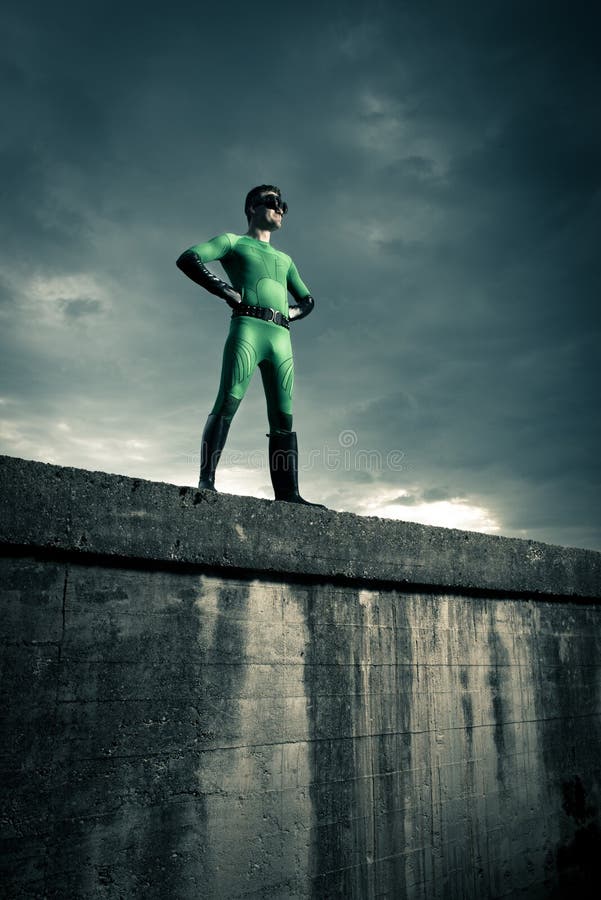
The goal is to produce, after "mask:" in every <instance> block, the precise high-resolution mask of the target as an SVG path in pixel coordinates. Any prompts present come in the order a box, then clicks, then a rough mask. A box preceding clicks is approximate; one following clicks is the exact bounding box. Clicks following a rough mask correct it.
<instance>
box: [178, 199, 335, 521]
mask: <svg viewBox="0 0 601 900" xmlns="http://www.w3.org/2000/svg"><path fill="white" fill-rule="evenodd" d="M244 212H245V214H246V218H247V220H248V231H247V232H246V234H243V235H237V234H231V233H229V232H228V233H226V234H221V235H219V236H218V237H215V238H213V239H212V240H210V241H206V242H205V243H204V244H196V245H195V246H194V247H190V249H189V250H185V251H184V253H182V255H181V256H180V257H179V259H178V260H177V265H178V267H179V268H180V269H181V270H182V272H184V273H185V274H186V275H187V276H188V277H189V278H191V279H192V281H194V282H196V284H199V285H201V287H203V288H205V289H206V290H207V291H210V293H212V294H215V295H216V296H217V297H220V298H221V299H222V300H225V302H226V303H227V304H228V306H230V307H231V308H232V321H231V325H230V331H229V335H228V337H227V340H226V342H225V347H224V350H223V363H222V367H221V380H220V384H219V391H218V393H217V399H216V400H215V403H214V405H213V408H212V410H211V412H210V414H209V417H208V419H207V423H206V425H205V428H204V431H203V435H202V444H201V455H200V480H199V483H198V486H199V488H201V489H203V490H209V491H214V490H215V469H216V468H217V463H218V462H219V458H220V456H221V452H222V450H223V448H224V446H225V442H226V439H227V435H228V431H229V427H230V424H231V422H232V419H233V417H234V415H235V413H236V410H237V409H238V407H239V405H240V402H241V400H242V398H243V397H244V394H245V393H246V389H247V388H248V385H249V384H250V380H251V378H252V376H253V373H254V371H255V369H256V367H257V366H258V367H259V369H260V372H261V377H262V380H263V387H264V389H265V397H266V400H267V417H268V420H269V435H268V437H269V471H270V474H271V483H272V485H273V489H274V493H275V499H276V500H286V501H288V502H290V503H303V504H306V505H308V506H321V504H319V503H309V502H308V501H307V500H304V499H303V498H302V497H301V496H300V494H299V492H298V446H297V439H296V432H294V431H292V389H293V383H294V362H293V357H292V346H291V343H290V323H291V322H295V321H298V320H299V319H302V318H304V317H305V316H308V315H309V313H310V312H311V311H312V310H313V307H314V305H315V301H314V300H313V297H312V296H311V294H310V292H309V289H308V288H307V286H306V285H305V284H304V282H303V281H302V279H301V277H300V275H299V273H298V270H297V268H296V266H295V265H294V263H293V261H292V260H291V258H290V257H289V256H287V255H286V254H285V253H282V252H281V251H280V250H276V249H275V248H274V247H272V246H271V235H272V233H273V232H275V231H278V230H279V229H280V228H281V227H282V221H283V217H284V216H285V215H286V213H287V212H288V204H287V203H285V202H284V201H283V200H282V195H281V191H280V189H279V188H277V187H275V186H274V185H269V184H262V185H259V186H258V187H255V188H253V189H252V190H251V191H249V193H248V195H247V197H246V202H245V204H244ZM215 260H219V261H220V263H221V265H222V266H223V268H224V270H225V273H226V275H227V276H228V278H229V279H230V281H231V284H227V283H226V282H224V281H221V279H219V278H217V276H216V275H213V273H212V272H210V271H209V269H207V267H206V265H205V263H208V262H213V261H215ZM288 293H290V294H291V295H292V297H293V298H294V300H295V303H294V304H292V305H289V303H288ZM322 508H323V507H322Z"/></svg>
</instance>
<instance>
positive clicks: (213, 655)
mask: <svg viewBox="0 0 601 900" xmlns="http://www.w3.org/2000/svg"><path fill="white" fill-rule="evenodd" d="M0 463H1V464H0V497H1V499H2V516H1V520H0V543H1V546H2V548H3V556H2V558H1V559H0V570H1V579H0V585H1V597H2V622H3V627H2V644H3V647H2V669H1V678H2V680H1V686H0V691H1V703H2V716H3V722H2V727H1V734H2V768H3V777H2V783H3V797H2V830H3V835H2V862H1V873H0V884H1V885H2V887H0V894H2V896H7V897H15V898H16V897H48V898H55V897H56V898H58V897H60V898H71V897H73V898H79V897H82V898H84V897H85V898H87V897H90V898H135V897H142V896H144V897H157V898H182V900H188V898H195V900H196V898H227V900H230V898H237V897H248V898H251V897H254V898H259V897H261V898H330V897H332V898H333V897H344V898H361V900H362V898H376V897H378V898H379V897H389V898H395V900H397V898H398V900H402V898H411V900H414V898H420V900H421V898H423V900H426V898H427V900H430V898H441V900H442V898H444V900H447V898H451V900H454V898H470V900H471V898H474V900H480V898H488V897H491V898H492V897H526V898H538V897H540V898H560V897H564V896H568V895H574V894H575V895H576V896H579V897H586V896H590V897H592V896H593V895H594V896H597V894H596V892H595V893H594V894H593V890H594V886H596V885H597V883H598V878H597V860H598V859H599V858H600V853H601V830H600V827H601V818H600V814H599V802H600V797H599V790H600V771H599V770H600V767H601V718H600V712H601V702H600V701H601V698H600V692H601V679H600V668H601V655H600V653H599V651H600V649H601V629H600V626H599V609H598V598H599V596H600V594H601V591H600V590H599V588H600V586H601V554H597V553H593V552H591V551H581V550H569V549H565V548H558V547H550V546H547V545H543V544H536V543H534V542H530V541H515V540H509V539H504V538H496V537H490V536H485V535H479V534H470V533H467V532H459V531H454V530H449V529H439V528H427V527H423V526H418V525H411V524H407V523H399V522H391V521H382V520H377V519H365V518H359V517H357V516H351V515H348V514H338V513H334V512H330V511H319V510H313V509H309V508H305V509H303V508H301V507H294V506H291V505H289V504H284V503H271V502H268V501H261V500H254V499H252V498H241V497H232V496H225V495H212V496H211V495H209V494H206V493H199V492H197V491H194V490H191V489H184V488H181V489H180V488H177V487H174V486H172V485H164V484H153V483H150V482H143V481H139V480H134V479H127V478H120V477H117V476H111V475H106V474H103V473H92V472H86V471H81V470H74V469H63V468H59V467H54V466H47V465H44V464H41V463H32V462H25V461H23V460H16V459H10V458H7V457H4V458H1V459H0ZM3 892H4V893H3Z"/></svg>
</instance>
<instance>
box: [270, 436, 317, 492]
mask: <svg viewBox="0 0 601 900" xmlns="http://www.w3.org/2000/svg"><path fill="white" fill-rule="evenodd" d="M269 473H270V475H271V483H272V485H273V490H274V493H275V499H276V500H287V501H288V503H304V504H305V506H318V507H319V508H320V509H325V508H326V507H325V506H323V504H321V503H309V501H308V500H303V498H302V497H301V496H300V494H299V492H298V446H297V443H296V432H295V431H289V432H288V433H287V434H270V435H269Z"/></svg>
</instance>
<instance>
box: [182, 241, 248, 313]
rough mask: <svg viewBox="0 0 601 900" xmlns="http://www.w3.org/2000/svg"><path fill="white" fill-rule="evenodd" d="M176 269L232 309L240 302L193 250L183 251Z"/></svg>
mask: <svg viewBox="0 0 601 900" xmlns="http://www.w3.org/2000/svg"><path fill="white" fill-rule="evenodd" d="M177 267H178V269H181V270H182V272H183V273H184V275H187V276H188V278H191V279H192V281H194V282H195V283H196V284H199V285H200V286H201V287H203V288H204V289H205V290H207V291H209V292H210V293H211V294H215V296H216V297H220V298H221V299H222V300H225V302H226V303H227V304H228V306H231V307H232V309H235V308H236V307H237V306H239V305H240V303H241V302H242V298H241V297H240V295H239V294H238V292H237V291H235V290H234V288H233V287H232V286H231V285H230V284H227V283H226V282H225V281H221V279H220V278H217V276H216V275H213V273H212V272H209V270H208V269H207V267H206V266H205V264H204V263H203V261H202V260H201V258H200V256H199V255H198V253H195V252H194V250H186V251H184V253H182V255H181V256H180V258H179V259H178V261H177ZM237 298H238V299H237Z"/></svg>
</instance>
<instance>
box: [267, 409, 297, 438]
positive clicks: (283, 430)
mask: <svg viewBox="0 0 601 900" xmlns="http://www.w3.org/2000/svg"><path fill="white" fill-rule="evenodd" d="M291 431H292V416H291V415H289V414H288V413H284V412H280V411H279V410H278V411H277V412H276V413H273V414H272V415H270V416H269V433H270V434H290V432H291Z"/></svg>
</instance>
